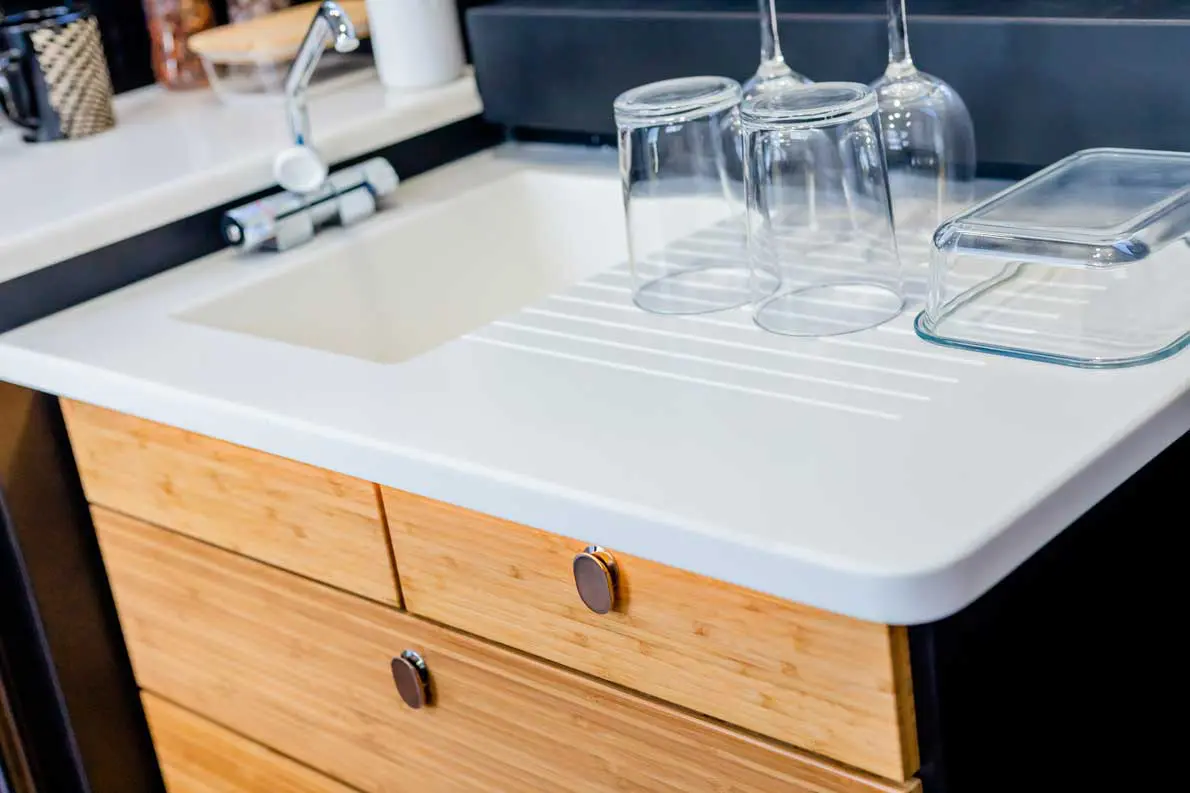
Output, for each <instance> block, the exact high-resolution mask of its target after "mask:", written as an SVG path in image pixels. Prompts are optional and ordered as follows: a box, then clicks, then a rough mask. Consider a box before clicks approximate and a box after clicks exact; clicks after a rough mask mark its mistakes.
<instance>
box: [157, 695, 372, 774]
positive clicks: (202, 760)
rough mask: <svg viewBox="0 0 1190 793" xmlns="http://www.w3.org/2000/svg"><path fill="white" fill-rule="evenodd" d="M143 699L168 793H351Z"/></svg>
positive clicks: (214, 726) (214, 727)
mask: <svg viewBox="0 0 1190 793" xmlns="http://www.w3.org/2000/svg"><path fill="white" fill-rule="evenodd" d="M141 701H142V702H143V703H144V705H145V715H146V716H147V717H148V719H149V730H150V731H151V732H152V733H153V746H154V748H156V750H157V761H158V762H159V763H161V774H162V776H163V777H165V789H166V790H167V791H168V793H266V791H267V793H355V791H353V790H352V789H351V788H349V787H347V786H346V785H343V784H341V783H339V782H336V781H335V780H333V779H330V778H329V777H325V776H323V775H322V774H320V773H318V772H317V771H311V770H310V769H309V768H306V767H305V766H304V765H301V764H300V763H296V762H294V761H293V760H290V759H289V758H288V757H284V756H282V755H279V754H277V753H276V752H274V751H273V750H272V749H266V748H265V747H263V746H261V745H260V744H257V743H254V742H252V741H250V740H248V739H247V738H244V737H242V736H239V735H236V734H235V733H234V732H231V731H230V730H227V729H225V728H223V727H220V726H219V725H218V724H214V723H213V722H209V721H207V720H206V719H204V718H202V717H201V716H197V715H195V714H193V713H191V712H189V711H187V710H185V709H183V708H180V707H178V706H177V705H174V704H172V703H170V702H167V701H165V700H164V699H161V698H160V697H157V696H154V695H153V694H150V693H148V692H146V693H145V694H144V695H143V696H142V697H141Z"/></svg>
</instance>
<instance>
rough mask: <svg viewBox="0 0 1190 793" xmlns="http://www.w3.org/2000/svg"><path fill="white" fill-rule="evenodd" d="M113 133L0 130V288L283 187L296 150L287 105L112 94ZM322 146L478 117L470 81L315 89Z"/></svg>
mask: <svg viewBox="0 0 1190 793" xmlns="http://www.w3.org/2000/svg"><path fill="white" fill-rule="evenodd" d="M115 105H116V117H117V126H116V128H115V129H113V130H111V131H109V132H106V133H104V134H101V135H96V136H94V137H91V138H85V139H82V140H77V141H56V142H52V143H25V142H24V141H22V140H21V137H20V133H21V131H20V130H19V129H17V128H15V127H13V126H12V125H7V124H6V125H4V126H3V127H0V282H4V281H7V280H9V279H12V278H16V277H17V276H20V275H24V274H25V273H28V272H31V271H33V270H37V269H39V268H41V267H44V266H47V265H50V264H53V263H55V262H58V261H61V260H63V259H67V258H70V257H72V256H76V255H78V254H81V253H86V252H88V251H91V250H94V249H96V248H100V247H102V246H104V245H107V244H110V243H113V242H117V241H119V240H122V239H125V238H128V237H131V236H134V235H136V234H139V233H141V232H144V231H147V230H149V229H152V228H156V227H158V226H161V225H164V224H166V223H170V222H172V221H174V220H178V219H180V218H184V217H187V216H189V215H192V214H194V213H196V212H199V211H202V210H204V209H208V208H210V207H212V206H217V205H219V204H221V203H224V202H226V201H229V200H233V199H235V198H237V197H239V196H244V195H249V194H251V193H254V192H257V191H259V190H263V189H265V188H268V187H269V186H271V185H273V184H275V180H274V179H273V171H272V166H273V158H274V156H275V155H276V153H277V152H278V151H280V150H281V149H282V148H284V147H285V146H286V145H288V143H289V140H288V128H287V125H286V117H285V109H284V105H283V102H282V101H280V100H279V99H274V98H261V99H253V100H245V101H242V102H239V103H236V104H223V103H221V102H220V101H219V100H218V99H217V98H216V97H215V95H214V94H213V93H211V92H210V91H191V92H171V91H167V90H165V89H163V88H161V87H159V86H151V87H148V88H142V89H138V90H136V91H131V92H129V93H126V94H122V95H120V96H118V97H116V100H115ZM309 105H310V117H311V124H312V128H313V130H314V145H315V147H316V148H317V149H318V150H319V152H320V153H321V154H322V156H323V157H324V158H325V159H326V160H327V161H328V162H331V163H334V162H338V161H340V160H344V159H347V158H350V157H353V156H356V155H360V154H364V153H366V152H369V151H374V150H376V149H379V148H382V147H384V146H387V145H390V144H393V143H397V142H399V141H402V140H407V139H409V138H412V137H415V136H417V135H420V134H422V133H425V132H428V131H430V130H433V129H436V128H438V127H442V126H445V125H447V124H450V123H452V122H454V121H458V120H461V119H464V118H468V117H470V116H474V115H478V114H479V113H480V112H481V111H482V103H481V102H480V99H479V94H478V93H477V91H476V88H475V81H474V78H473V77H472V76H471V75H470V74H468V75H467V76H465V77H463V78H461V79H459V80H457V81H455V82H454V83H451V84H450V85H447V86H444V87H442V88H435V89H430V90H427V91H419V92H396V91H388V90H385V88H384V87H383V86H382V85H381V84H380V82H379V81H378V80H377V79H376V76H375V71H374V70H373V69H367V70H363V71H361V72H359V73H357V74H352V75H346V76H343V77H340V78H336V79H335V80H333V81H330V82H327V83H324V84H322V85H318V86H316V87H315V88H314V89H312V90H311V95H310V100H309Z"/></svg>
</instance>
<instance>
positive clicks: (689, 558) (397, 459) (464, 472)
mask: <svg viewBox="0 0 1190 793" xmlns="http://www.w3.org/2000/svg"><path fill="white" fill-rule="evenodd" d="M0 372H3V373H4V377H5V379H9V380H11V381H12V382H15V383H17V384H19V385H24V386H26V387H29V388H33V389H36V390H41V391H45V392H48V393H53V394H55V395H57V396H61V397H65V398H69V399H77V400H80V401H85V402H88V403H91V404H95V405H98V406H100V407H104V408H108V409H111V410H116V411H120V412H123V413H128V414H130V415H134V416H137V417H139V418H143V419H147V420H150V421H156V422H159V423H163V424H168V425H171V426H175V427H179V428H181V429H184V430H187V431H190V432H195V433H199V434H202V435H207V436H210V437H214V438H218V439H220V440H223V441H227V442H229V443H235V444H238V445H242V446H246V447H249V448H252V449H256V450H259V451H263V452H266V453H269V454H276V455H279V456H282V457H286V458H290V459H294V460H298V461H300V462H304V463H307V464H310V465H315V466H319V467H322V468H326V469H329V470H333V471H336V472H339V473H342V474H346V475H348V476H353V477H357V478H359V479H364V480H368V481H371V482H375V483H377V484H380V485H385V486H390V487H395V488H399V489H403V490H408V491H410V492H413V493H416V494H418V495H421V496H424V497H427V498H433V499H437V500H440V501H444V502H447V503H450V504H454V505H456V506H459V507H462V508H465V509H472V510H476V511H478V512H482V513H485V514H489V515H494V516H496V517H499V518H503V519H506V520H510V521H514V522H517V523H522V524H525V525H529V526H535V527H540V528H542V529H545V530H548V531H552V532H555V533H558V534H561V535H563V536H567V537H571V538H573V539H575V542H576V544H581V543H587V542H597V543H599V544H602V545H606V546H608V547H613V548H616V549H617V550H620V551H622V552H624V553H629V554H632V555H636V556H640V557H643V558H647V559H651V560H654V561H657V562H659V563H662V564H667V565H670V566H673V567H677V568H680V569H684V570H688V571H690V572H693V573H697V574H700V575H705V576H708V577H711V578H716V579H719V580H723V581H726V582H728V583H732V584H736V585H739V586H744V587H748V588H750V589H754V590H757V591H760V592H764V593H767V594H770V595H774V596H776V597H781V598H785V599H788V600H792V601H795V602H798V603H803V604H806V605H809V606H814V607H817V608H821V609H824V610H827V611H832V612H836V613H839V614H844V615H847V616H850V617H853V618H856V619H862V620H868V621H872V622H877V623H885V624H892V625H914V624H922V623H927V622H933V621H936V620H940V619H943V618H945V617H948V616H950V615H952V614H955V613H956V612H958V611H960V610H962V609H963V608H964V607H966V606H967V605H969V604H970V603H972V602H973V601H975V600H977V599H978V598H979V597H981V596H982V595H983V594H985V593H986V592H987V591H988V590H990V589H991V588H992V587H993V586H995V584H996V583H998V582H999V581H1000V580H1002V579H1003V578H1004V577H1006V576H1007V575H1008V574H1009V573H1011V572H1012V571H1013V570H1014V569H1015V568H1016V567H1017V566H1019V565H1020V564H1022V563H1024V562H1025V561H1026V560H1027V559H1029V558H1030V557H1031V556H1032V555H1033V554H1035V553H1036V552H1037V551H1038V550H1040V549H1041V547H1042V546H1044V545H1045V544H1046V543H1048V542H1049V541H1050V540H1052V539H1053V538H1055V537H1056V536H1057V535H1058V534H1060V533H1061V532H1062V531H1063V530H1064V529H1066V528H1067V527H1068V526H1069V525H1070V524H1072V523H1073V522H1074V521H1075V520H1076V519H1077V518H1078V517H1079V516H1081V515H1082V514H1083V513H1085V512H1086V511H1087V510H1089V509H1090V508H1091V507H1092V506H1094V505H1095V504H1096V503H1097V502H1098V501H1100V500H1101V499H1102V498H1103V497H1104V496H1105V495H1106V494H1107V493H1109V492H1111V491H1112V490H1114V489H1115V488H1116V487H1118V486H1119V485H1120V484H1122V483H1123V482H1124V481H1125V480H1127V479H1128V478H1129V477H1130V476H1132V475H1133V474H1134V473H1136V472H1137V471H1139V470H1140V469H1141V468H1142V467H1144V465H1145V464H1147V463H1148V462H1149V461H1151V460H1152V459H1154V458H1155V457H1156V456H1157V455H1158V454H1160V452H1161V451H1162V450H1164V449H1165V448H1166V447H1167V446H1169V445H1171V444H1172V443H1173V442H1174V441H1176V440H1177V438H1178V437H1180V434H1181V433H1180V429H1179V428H1180V427H1184V426H1186V425H1187V424H1188V423H1190V394H1185V395H1183V396H1181V397H1179V398H1178V399H1177V400H1175V401H1174V402H1173V403H1171V404H1170V405H1168V406H1166V407H1165V408H1164V409H1163V410H1161V411H1160V412H1158V413H1157V414H1155V415H1153V416H1151V417H1150V418H1149V420H1147V421H1146V422H1144V423H1143V424H1142V425H1141V426H1139V427H1137V428H1135V431H1134V432H1132V433H1131V434H1130V435H1128V436H1127V437H1126V438H1125V439H1124V440H1123V441H1122V442H1121V443H1119V444H1118V445H1116V446H1115V447H1114V448H1113V449H1112V450H1111V452H1110V453H1108V454H1106V455H1104V456H1103V457H1100V458H1099V459H1097V460H1096V461H1094V462H1093V463H1092V464H1091V465H1089V466H1088V467H1087V468H1086V469H1084V470H1083V471H1081V472H1080V473H1079V474H1078V475H1077V476H1075V477H1074V478H1072V479H1071V480H1069V481H1068V482H1067V483H1066V484H1065V485H1063V486H1062V487H1060V488H1059V489H1058V490H1056V491H1054V492H1053V493H1051V494H1050V495H1049V496H1048V497H1047V498H1045V499H1044V500H1042V501H1041V502H1040V503H1038V504H1036V505H1034V506H1033V507H1032V508H1031V509H1029V510H1027V511H1026V512H1025V513H1023V514H1022V515H1020V516H1019V517H1018V518H1017V519H1016V520H1015V521H1014V522H1013V523H1012V524H1011V525H1010V526H1007V527H1005V528H1004V530H1003V531H1001V532H999V533H998V534H997V535H996V536H995V538H994V539H993V540H992V541H991V542H989V543H986V544H984V545H983V546H981V547H979V548H976V549H974V550H972V551H971V552H969V553H968V554H967V555H966V556H964V557H961V558H956V559H954V560H953V561H951V562H948V563H944V564H942V565H939V566H935V567H933V568H922V569H916V570H914V569H907V570H902V571H898V572H896V573H891V574H890V573H883V572H878V571H865V570H858V569H845V568H843V567H829V566H824V565H823V564H822V561H823V560H814V561H811V560H806V559H800V558H797V557H796V556H793V555H791V554H789V553H787V552H784V551H782V550H781V549H771V548H762V547H758V546H754V545H750V544H746V543H742V542H738V541H733V540H731V539H728V538H724V537H722V536H715V535H712V534H710V533H705V532H701V531H698V530H697V529H695V528H692V527H689V526H678V525H676V524H674V523H672V522H669V521H667V520H666V519H665V518H664V516H658V515H648V514H643V513H634V512H633V511H632V510H630V509H626V508H625V506H626V505H623V504H615V503H613V502H601V501H599V500H597V499H595V498H592V497H590V496H586V495H584V494H575V493H560V492H551V490H550V489H549V488H548V487H545V486H539V485H536V484H535V483H530V482H525V481H517V480H513V479H512V478H503V479H502V478H500V477H499V476H494V475H493V474H492V472H490V471H481V470H478V469H476V470H468V468H467V466H466V465H465V464H461V463H459V462H458V461H448V460H442V459H431V458H427V457H425V456H422V455H417V454H413V453H408V452H404V451H399V450H391V449H384V448H381V447H379V446H378V445H375V444H370V443H369V442H368V439H366V438H354V437H348V436H343V435H337V434H334V433H330V432H327V431H325V430H323V429H322V428H321V427H318V426H316V425H307V424H300V423H296V422H292V421H285V420H279V419H278V417H277V416H276V415H273V414H269V413H266V412H262V411H257V410H253V409H249V408H245V407H243V406H240V405H235V404H231V403H224V402H219V401H214V400H211V399H209V398H207V397H201V396H196V395H194V394H190V393H185V392H180V391H177V390H174V389H171V388H168V387H161V386H149V385H147V384H145V383H143V382H136V381H134V380H132V379H131V378H126V377H125V376H122V375H118V374H113V373H111V372H107V371H104V370H101V369H93V370H92V371H91V372H89V373H86V374H85V376H84V377H80V374H82V373H81V372H80V371H79V369H78V365H77V364H71V363H67V362H60V361H56V360H54V359H50V358H46V357H44V356H41V355H39V354H37V353H33V352H29V351H26V350H21V349H19V348H13V347H7V348H6V347H3V346H0ZM13 372H21V373H22V376H21V377H13V376H12V373H13ZM83 380H86V387H85V388H83V387H79V384H80V382H81V381H83ZM183 416H184V417H185V418H184V419H182V420H179V417H183Z"/></svg>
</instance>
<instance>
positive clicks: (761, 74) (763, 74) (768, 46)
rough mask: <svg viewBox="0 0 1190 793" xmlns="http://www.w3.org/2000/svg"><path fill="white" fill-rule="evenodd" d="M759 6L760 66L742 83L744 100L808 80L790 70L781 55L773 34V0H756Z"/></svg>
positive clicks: (774, 8)
mask: <svg viewBox="0 0 1190 793" xmlns="http://www.w3.org/2000/svg"><path fill="white" fill-rule="evenodd" d="M759 5H760V66H759V67H758V68H757V69H756V74H754V75H752V77H751V79H749V80H748V82H746V83H744V98H745V99H747V98H748V97H750V96H756V95H757V94H759V93H764V92H768V91H773V90H777V89H780V88H784V87H787V86H790V85H805V84H807V83H809V82H811V80H810V78H808V77H805V76H804V75H801V74H798V73H797V72H795V71H794V70H793V69H790V68H789V64H787V63H785V57H784V56H783V55H782V54H781V39H780V36H779V35H778V33H777V0H759Z"/></svg>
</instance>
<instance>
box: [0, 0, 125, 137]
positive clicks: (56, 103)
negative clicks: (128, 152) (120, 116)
mask: <svg viewBox="0 0 1190 793" xmlns="http://www.w3.org/2000/svg"><path fill="white" fill-rule="evenodd" d="M0 107H2V108H3V110H4V113H5V115H7V116H8V118H9V119H11V120H12V121H13V123H15V124H18V125H20V126H22V127H24V128H25V129H26V130H27V131H26V132H25V140H27V141H48V140H62V139H64V138H82V137H86V136H87V135H94V134H96V133H98V132H103V131H104V130H106V129H111V128H112V127H113V126H115V124H116V117H115V113H114V112H113V110H112V80H111V76H110V75H109V74H108V71H107V60H106V59H105V58H104V55H103V41H102V39H101V38H100V36H99V23H98V21H96V19H95V16H94V15H93V14H92V13H91V10H90V9H89V8H88V7H87V6H86V5H83V4H81V3H76V4H73V5H70V6H57V7H54V8H47V9H44V10H41V11H26V12H23V13H19V14H12V15H10V16H5V17H0Z"/></svg>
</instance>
